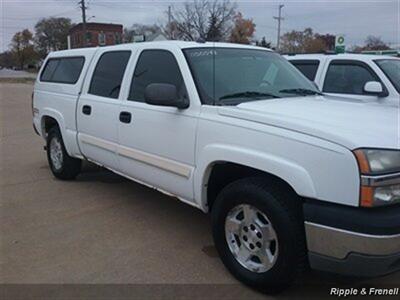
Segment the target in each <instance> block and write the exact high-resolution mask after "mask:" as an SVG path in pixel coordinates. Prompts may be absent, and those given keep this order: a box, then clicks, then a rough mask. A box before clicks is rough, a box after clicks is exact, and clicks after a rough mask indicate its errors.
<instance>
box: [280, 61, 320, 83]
mask: <svg viewBox="0 0 400 300" xmlns="http://www.w3.org/2000/svg"><path fill="white" fill-rule="evenodd" d="M288 61H289V62H290V63H291V64H292V65H293V66H295V67H296V63H298V64H300V65H314V64H316V66H317V69H316V71H315V74H314V78H313V79H310V78H308V77H307V76H306V75H305V74H304V73H303V72H301V71H300V70H299V69H298V70H299V71H300V72H301V73H302V74H303V75H304V76H306V77H307V79H308V80H311V81H314V80H315V79H316V78H317V74H318V70H319V66H320V65H321V61H320V60H319V59H288ZM296 69H297V67H296Z"/></svg>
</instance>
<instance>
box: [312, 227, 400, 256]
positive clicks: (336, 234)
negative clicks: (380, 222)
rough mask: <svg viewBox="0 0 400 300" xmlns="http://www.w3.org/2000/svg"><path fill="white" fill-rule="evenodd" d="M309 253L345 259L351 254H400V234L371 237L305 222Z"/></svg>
mask: <svg viewBox="0 0 400 300" xmlns="http://www.w3.org/2000/svg"><path fill="white" fill-rule="evenodd" d="M305 230H306V236H307V247H308V251H311V252H314V253H318V254H322V255H326V256H330V257H334V258H338V259H344V258H346V257H347V255H349V254H350V253H361V254H366V255H391V254H396V253H400V234H395V235H371V234H364V233H358V232H352V231H347V230H343V229H338V228H333V227H328V226H324V225H320V224H315V223H311V222H305Z"/></svg>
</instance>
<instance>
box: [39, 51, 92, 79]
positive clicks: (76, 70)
mask: <svg viewBox="0 0 400 300" xmlns="http://www.w3.org/2000/svg"><path fill="white" fill-rule="evenodd" d="M84 63H85V58H83V57H65V58H54V59H53V58H52V59H49V60H48V61H47V63H46V66H45V67H44V69H43V72H42V74H41V76H40V80H41V81H44V82H58V83H68V84H74V83H76V82H77V81H78V79H79V76H80V74H81V71H82V68H83V64H84Z"/></svg>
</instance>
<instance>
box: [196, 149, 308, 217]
mask: <svg viewBox="0 0 400 300" xmlns="http://www.w3.org/2000/svg"><path fill="white" fill-rule="evenodd" d="M222 161H223V162H231V163H236V164H240V165H244V166H247V167H251V168H254V169H258V170H260V171H264V172H267V173H270V174H273V175H275V176H277V177H279V178H281V179H282V180H284V181H285V182H287V183H288V184H289V185H290V186H291V187H292V188H293V189H294V190H295V191H296V193H297V194H299V195H302V196H306V197H310V198H315V197H316V191H315V187H314V184H313V181H312V178H311V176H310V174H309V173H308V172H307V171H306V170H305V169H304V168H303V167H302V166H300V165H298V164H296V163H294V162H292V161H289V160H286V159H283V158H281V157H278V156H274V155H271V154H268V153H264V152H259V151H255V150H249V149H246V148H242V147H238V146H235V145H224V144H211V145H207V146H206V147H205V148H204V149H203V150H202V151H201V156H200V157H199V158H198V166H197V168H196V172H195V174H194V182H195V191H194V193H195V199H196V202H197V204H198V205H199V206H200V207H201V208H202V210H203V211H207V210H208V208H207V188H206V186H207V182H208V178H209V175H210V172H211V169H212V167H213V165H214V164H215V163H217V162H222Z"/></svg>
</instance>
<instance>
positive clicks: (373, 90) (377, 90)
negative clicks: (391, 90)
mask: <svg viewBox="0 0 400 300" xmlns="http://www.w3.org/2000/svg"><path fill="white" fill-rule="evenodd" d="M364 93H366V94H368V95H373V96H378V97H386V96H387V92H385V91H384V90H383V86H382V84H381V83H380V82H378V81H368V82H367V83H365V85H364Z"/></svg>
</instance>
